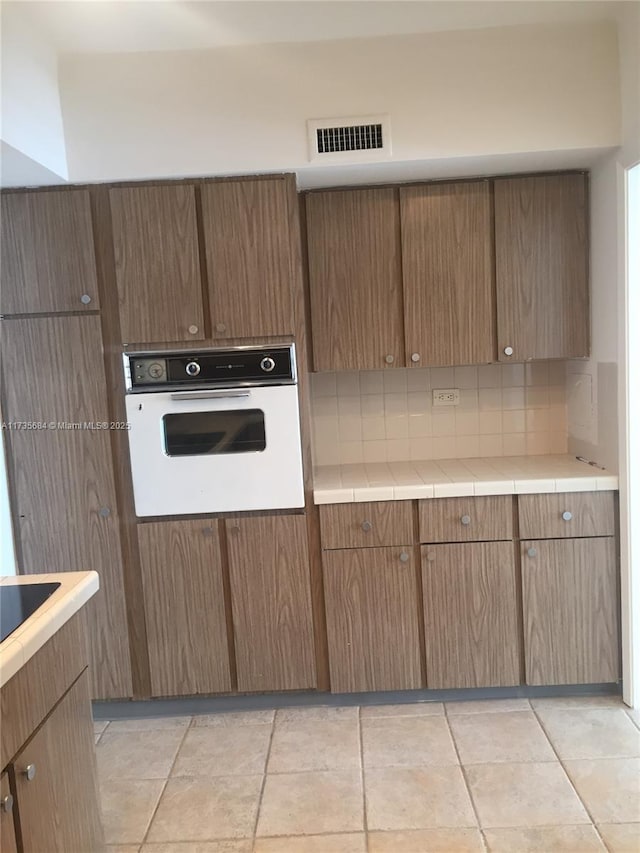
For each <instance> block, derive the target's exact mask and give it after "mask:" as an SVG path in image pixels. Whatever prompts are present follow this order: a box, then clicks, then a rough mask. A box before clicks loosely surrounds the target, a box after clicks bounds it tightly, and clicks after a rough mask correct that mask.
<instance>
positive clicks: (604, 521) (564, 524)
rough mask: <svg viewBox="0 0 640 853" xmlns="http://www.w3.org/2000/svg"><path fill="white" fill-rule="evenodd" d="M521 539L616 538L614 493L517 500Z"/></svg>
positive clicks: (551, 495) (520, 498)
mask: <svg viewBox="0 0 640 853" xmlns="http://www.w3.org/2000/svg"><path fill="white" fill-rule="evenodd" d="M518 515H519V518H520V537H521V538H522V539H562V538H569V537H579V536H615V534H616V515H615V492H567V493H557V492H556V493H553V494H548V495H520V497H518Z"/></svg>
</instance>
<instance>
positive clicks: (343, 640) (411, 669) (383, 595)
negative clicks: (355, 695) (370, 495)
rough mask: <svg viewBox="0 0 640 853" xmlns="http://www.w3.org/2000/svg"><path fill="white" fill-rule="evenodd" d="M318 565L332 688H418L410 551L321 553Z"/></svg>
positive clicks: (420, 682) (413, 566) (415, 608)
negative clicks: (323, 594) (323, 592)
mask: <svg viewBox="0 0 640 853" xmlns="http://www.w3.org/2000/svg"><path fill="white" fill-rule="evenodd" d="M322 561H323V568H324V590H325V604H326V612H327V634H328V644H329V667H330V673H331V690H332V691H333V692H334V693H351V692H358V691H367V690H411V689H415V688H419V687H423V686H424V684H423V679H422V672H421V666H420V638H419V630H418V613H419V607H420V603H419V600H418V583H417V580H418V579H417V570H416V562H415V557H414V549H413V547H412V546H410V545H408V546H406V547H395V548H352V549H348V550H338V551H325V552H324V553H323V555H322Z"/></svg>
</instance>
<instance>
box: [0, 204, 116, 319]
mask: <svg viewBox="0 0 640 853" xmlns="http://www.w3.org/2000/svg"><path fill="white" fill-rule="evenodd" d="M0 250H1V251H0V258H1V264H2V288H1V291H0V292H1V296H0V313H2V314H55V313H58V312H61V311H86V310H89V311H91V310H95V309H96V308H99V307H100V300H99V298H98V287H97V282H96V259H95V253H94V247H93V226H92V220H91V208H90V203H89V193H88V191H87V190H65V191H62V192H60V191H58V192H25V193H6V194H3V196H2V238H1V241H0Z"/></svg>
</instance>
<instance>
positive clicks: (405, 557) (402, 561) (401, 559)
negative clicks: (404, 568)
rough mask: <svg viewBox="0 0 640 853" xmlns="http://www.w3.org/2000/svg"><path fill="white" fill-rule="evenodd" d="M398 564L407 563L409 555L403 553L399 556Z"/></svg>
mask: <svg viewBox="0 0 640 853" xmlns="http://www.w3.org/2000/svg"><path fill="white" fill-rule="evenodd" d="M400 562H401V563H408V562H409V555H408V554H407V552H406V551H403V552H402V554H400Z"/></svg>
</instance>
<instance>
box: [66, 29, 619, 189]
mask: <svg viewBox="0 0 640 853" xmlns="http://www.w3.org/2000/svg"><path fill="white" fill-rule="evenodd" d="M59 76H60V87H61V100H62V112H63V118H64V125H65V133H66V137H67V155H68V161H69V175H70V178H71V179H72V180H74V181H84V180H87V181H93V180H96V181H98V180H108V179H109V180H110V179H134V178H146V177H154V176H181V175H200V174H212V173H214V174H215V173H217V174H222V173H233V172H256V171H269V170H294V169H295V170H299V169H301V168H302V169H304V168H305V167H308V159H307V138H306V125H305V122H306V119H307V118H321V117H327V116H329V117H334V116H335V117H339V116H349V115H367V114H379V113H389V114H390V116H391V125H392V140H393V158H394V160H396V161H398V162H402V161H415V160H433V159H438V158H458V157H478V156H483V155H500V154H507V153H516V152H530V151H550V150H564V149H576V148H578V149H582V148H585V149H586V148H605V147H607V146H612V145H617V144H619V136H620V115H619V85H618V64H617V43H616V32H615V26H614V25H612V24H607V23H601V24H598V23H597V24H591V23H590V24H576V25H554V26H550V25H544V26H528V27H510V28H505V27H502V28H496V29H487V30H474V31H464V32H449V33H429V34H422V35H413V36H395V37H389V38H377V39H358V40H344V41H328V42H317V43H307V44H275V45H274V44H271V45H254V46H241V47H228V48H220V49H217V50H210V51H199V52H175V53H144V54H107V55H104V54H102V55H74V56H67V57H63V58H62V60H61V64H60V69H59Z"/></svg>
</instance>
